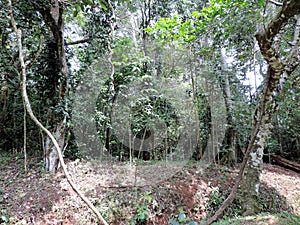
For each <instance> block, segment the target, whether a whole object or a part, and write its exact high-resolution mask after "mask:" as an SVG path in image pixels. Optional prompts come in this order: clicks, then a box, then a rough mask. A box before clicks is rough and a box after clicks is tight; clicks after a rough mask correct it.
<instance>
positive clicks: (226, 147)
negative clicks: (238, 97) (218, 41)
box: [220, 49, 236, 164]
mask: <svg viewBox="0 0 300 225" xmlns="http://www.w3.org/2000/svg"><path fill="white" fill-rule="evenodd" d="M220 55H221V63H222V70H223V77H221V78H220V80H221V82H220V83H221V84H220V86H221V87H222V91H223V95H224V101H225V107H226V114H227V115H226V120H227V126H226V130H225V137H224V140H223V143H222V147H221V151H224V152H226V154H222V155H223V156H224V158H222V157H221V160H222V161H224V162H226V163H228V164H235V163H236V154H235V151H233V141H234V131H235V125H234V121H233V116H232V112H233V102H232V96H231V90H230V82H229V75H228V73H229V71H228V66H227V62H226V56H225V53H224V52H223V51H222V49H221V50H220Z"/></svg>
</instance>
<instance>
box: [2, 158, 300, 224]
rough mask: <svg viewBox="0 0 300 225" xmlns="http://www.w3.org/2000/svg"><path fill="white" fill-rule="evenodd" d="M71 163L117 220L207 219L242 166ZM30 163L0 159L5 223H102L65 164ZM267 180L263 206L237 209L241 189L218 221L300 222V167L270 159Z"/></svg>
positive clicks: (81, 181)
mask: <svg viewBox="0 0 300 225" xmlns="http://www.w3.org/2000/svg"><path fill="white" fill-rule="evenodd" d="M67 165H68V169H69V171H70V173H71V175H72V179H73V180H74V181H75V182H76V183H77V185H78V186H79V187H80V189H81V190H82V191H83V192H84V193H85V194H86V196H88V198H89V199H90V200H91V201H92V203H93V204H94V205H95V206H96V207H97V208H98V209H99V211H100V212H101V213H102V214H103V216H104V217H105V218H106V219H107V221H108V223H109V224H116V225H121V224H156V225H163V224H173V225H174V224H191V225H192V224H201V222H200V221H203V219H205V218H206V217H208V216H210V215H211V214H212V213H213V212H214V211H215V210H216V209H217V208H218V207H219V206H220V203H221V202H222V201H223V200H224V199H225V197H226V196H227V195H228V193H229V191H230V188H231V187H232V186H233V183H234V178H235V176H236V175H237V172H238V169H237V168H227V167H223V166H218V165H210V166H203V165H200V164H199V163H197V162H190V163H188V164H186V165H175V164H174V165H171V164H168V165H167V166H166V165H164V164H162V163H160V164H157V163H155V164H151V163H145V164H143V166H141V167H133V166H130V165H129V164H124V163H120V164H116V163H113V164H112V163H109V164H108V163H103V162H102V163H99V162H86V161H80V162H79V161H75V162H68V163H67ZM28 167H29V170H28V172H27V173H24V166H23V159H21V158H16V157H15V158H11V157H1V159H0V181H1V183H0V210H1V211H0V224H49V225H50V224H62V225H68V224H82V225H83V224H97V222H96V221H95V220H94V218H95V217H94V216H93V214H92V213H91V211H90V210H88V209H87V207H86V206H85V205H84V204H83V202H82V201H81V200H80V199H79V197H78V196H77V195H76V194H75V193H74V192H73V191H72V190H71V188H70V187H69V185H68V183H67V181H66V178H65V177H64V175H63V174H62V173H61V172H58V173H57V174H55V175H50V174H48V173H46V172H45V171H43V169H42V165H41V163H37V162H36V160H31V161H30V162H29V165H28ZM141 168H142V169H141ZM261 183H262V186H261V195H260V199H259V201H260V203H261V208H260V212H261V214H259V215H256V216H255V217H239V216H240V214H241V212H242V209H241V207H240V199H241V197H238V198H237V199H236V200H235V202H234V203H233V204H232V205H231V207H230V208H229V209H227V210H226V212H225V215H224V217H223V219H224V220H222V221H219V222H216V223H215V224H228V225H229V224H230V225H232V224H277V225H283V224H291V225H293V224H300V174H299V173H296V172H293V171H291V170H288V169H284V168H282V167H280V166H276V165H270V164H264V169H263V174H262V177H261ZM134 185H135V186H134ZM193 222H194V223H193ZM195 222H197V223H195Z"/></svg>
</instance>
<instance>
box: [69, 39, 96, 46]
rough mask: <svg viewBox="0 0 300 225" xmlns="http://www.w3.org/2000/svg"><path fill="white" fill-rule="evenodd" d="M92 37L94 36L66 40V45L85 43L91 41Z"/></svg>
mask: <svg viewBox="0 0 300 225" xmlns="http://www.w3.org/2000/svg"><path fill="white" fill-rule="evenodd" d="M91 39H92V38H85V39H82V40H78V41H72V42H66V43H65V45H66V46H70V45H78V44H83V43H87V42H89V41H90V40H91Z"/></svg>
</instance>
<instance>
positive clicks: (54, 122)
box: [36, 0, 69, 173]
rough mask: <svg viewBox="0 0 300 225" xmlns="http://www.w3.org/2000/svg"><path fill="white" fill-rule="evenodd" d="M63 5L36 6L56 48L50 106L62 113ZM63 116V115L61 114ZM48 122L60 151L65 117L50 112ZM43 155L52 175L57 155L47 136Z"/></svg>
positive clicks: (64, 90)
mask: <svg viewBox="0 0 300 225" xmlns="http://www.w3.org/2000/svg"><path fill="white" fill-rule="evenodd" d="M63 4H64V3H63V2H61V1H58V0H54V1H53V4H51V8H40V6H38V5H36V9H37V10H38V11H39V12H40V13H41V15H42V16H43V18H44V21H45V23H46V24H47V26H48V27H49V29H50V31H51V33H52V36H53V39H54V42H55V47H56V54H57V68H58V71H59V72H60V74H61V75H60V81H59V87H57V93H56V94H55V98H54V99H57V100H53V101H55V102H53V103H52V105H54V107H55V106H57V105H58V104H59V105H63V107H64V109H63V110H64V111H65V110H66V108H67V107H66V96H67V94H68V83H67V81H68V75H69V70H68V66H67V59H66V53H65V43H64V37H63V35H64V21H63V7H64V5H63ZM61 114H64V113H61ZM48 122H49V125H50V126H51V131H52V133H53V134H54V135H55V138H56V140H57V142H58V144H59V147H60V149H63V148H64V146H65V135H66V132H67V127H66V116H65V115H58V114H55V113H53V112H52V111H51V112H50V111H49V113H48ZM44 148H45V155H44V164H45V169H46V170H47V171H49V172H51V173H54V172H55V171H56V170H57V169H58V168H59V160H58V154H57V151H56V150H55V147H54V145H53V142H52V141H51V139H50V138H49V137H48V136H47V137H46V140H45V146H44Z"/></svg>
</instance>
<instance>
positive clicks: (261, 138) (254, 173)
mask: <svg viewBox="0 0 300 225" xmlns="http://www.w3.org/2000/svg"><path fill="white" fill-rule="evenodd" d="M299 9H300V4H299V2H297V1H284V3H283V6H282V9H281V11H280V12H279V13H278V14H277V16H276V17H275V18H274V19H273V20H272V21H271V22H270V23H269V25H268V26H267V27H266V29H265V30H263V31H259V32H258V33H257V34H256V39H257V41H258V44H259V47H260V50H261V53H262V55H263V56H264V58H265V60H266V61H267V63H268V71H267V76H266V79H265V84H264V91H263V95H262V98H261V99H260V102H259V105H258V107H257V109H256V111H255V114H254V118H253V126H252V130H253V131H254V130H257V134H256V135H255V141H254V144H253V145H252V146H250V147H251V148H250V149H249V150H250V158H249V161H248V164H247V167H246V170H245V173H244V177H243V180H242V191H243V196H244V198H243V208H244V214H245V215H251V214H255V213H256V212H257V211H258V201H257V199H258V194H259V186H260V174H261V171H262V163H263V159H262V158H263V154H264V145H265V141H266V137H267V135H268V133H269V131H270V129H271V118H272V116H273V115H274V113H275V111H276V108H277V104H276V101H275V97H276V96H277V95H278V93H279V90H278V89H279V88H278V87H279V82H280V79H281V77H282V75H284V77H285V78H287V77H288V76H289V75H290V74H291V73H292V72H293V71H294V70H295V69H296V67H297V66H298V65H299V60H298V57H299V55H298V53H297V51H298V50H297V49H298V46H299V27H298V26H297V24H298V23H299V16H298V17H297V22H296V26H295V31H294V33H295V34H297V35H295V36H294V39H293V43H294V47H293V48H292V49H291V51H290V54H289V56H288V57H287V58H286V59H285V60H282V59H281V56H280V53H279V50H277V49H275V48H274V46H273V42H274V38H275V36H276V35H277V34H278V33H279V31H280V30H281V28H282V27H284V26H285V24H286V23H287V22H288V20H289V18H291V17H292V16H294V15H295V14H296V15H297V14H299ZM252 135H253V134H252Z"/></svg>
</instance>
